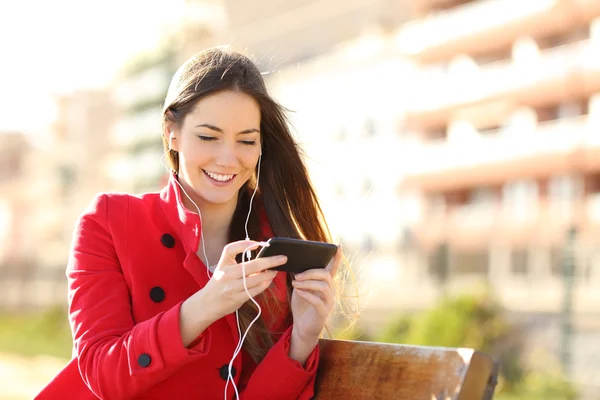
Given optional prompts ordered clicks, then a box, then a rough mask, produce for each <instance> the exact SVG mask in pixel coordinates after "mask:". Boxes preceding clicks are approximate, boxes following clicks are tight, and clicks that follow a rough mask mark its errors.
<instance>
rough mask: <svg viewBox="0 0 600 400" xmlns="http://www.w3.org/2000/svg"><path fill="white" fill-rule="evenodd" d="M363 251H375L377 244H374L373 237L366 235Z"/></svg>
mask: <svg viewBox="0 0 600 400" xmlns="http://www.w3.org/2000/svg"><path fill="white" fill-rule="evenodd" d="M362 249H363V251H365V252H372V251H373V250H375V244H374V243H373V237H372V236H371V235H370V234H366V235H365V237H364V239H363V243H362Z"/></svg>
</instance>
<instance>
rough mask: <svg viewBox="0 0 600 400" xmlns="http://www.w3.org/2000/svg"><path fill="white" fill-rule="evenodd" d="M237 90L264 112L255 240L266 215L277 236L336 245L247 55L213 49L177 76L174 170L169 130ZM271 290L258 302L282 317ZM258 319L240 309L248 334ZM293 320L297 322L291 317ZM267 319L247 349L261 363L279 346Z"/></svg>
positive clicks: (240, 207)
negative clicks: (211, 99) (206, 102)
mask: <svg viewBox="0 0 600 400" xmlns="http://www.w3.org/2000/svg"><path fill="white" fill-rule="evenodd" d="M224 90H234V91H240V92H243V93H245V94H248V95H250V96H252V97H253V98H254V99H255V100H256V101H257V102H258V104H259V106H260V111H261V122H260V131H261V146H262V162H261V175H260V185H259V186H260V187H259V188H258V192H257V198H256V199H255V202H254V205H253V212H252V213H251V220H250V221H249V232H250V237H252V238H258V237H260V220H259V212H260V211H261V210H264V212H265V213H266V216H267V219H268V222H269V224H270V226H271V229H272V230H273V233H274V234H275V236H283V237H291V238H303V239H308V240H316V241H322V242H331V235H330V232H329V228H328V227H327V224H326V222H325V218H324V216H323V212H322V210H321V206H320V205H319V201H318V199H317V196H316V194H315V191H314V189H313V186H312V184H311V181H310V179H309V176H308V172H307V170H306V167H305V165H304V162H303V161H302V158H301V153H302V151H301V149H300V147H299V146H298V144H297V143H296V141H295V140H294V138H293V137H292V134H291V132H290V129H289V124H288V120H287V117H286V114H285V111H286V110H285V109H284V108H283V107H282V106H280V105H279V104H278V103H277V102H276V101H275V100H273V98H271V96H270V95H269V94H268V92H267V88H266V86H265V83H264V80H263V78H262V76H261V74H260V71H259V70H258V68H257V67H256V65H255V64H254V63H253V62H252V61H251V60H250V59H249V58H248V57H246V56H245V55H243V54H241V53H238V52H235V51H233V50H231V49H229V48H223V47H218V48H211V49H207V50H205V51H203V52H201V53H198V54H196V55H195V56H193V57H192V58H190V59H189V60H188V61H186V62H185V63H184V64H183V65H182V66H181V67H180V68H179V70H178V71H177V73H176V74H175V76H174V77H173V80H172V82H171V85H170V87H169V91H168V94H167V98H166V100H165V104H164V107H163V118H162V123H163V137H162V138H163V145H164V148H165V152H168V160H169V163H170V166H171V168H172V169H173V170H175V171H179V159H178V155H177V153H176V152H174V151H169V150H168V149H169V145H168V137H167V136H166V132H167V129H166V126H167V124H168V123H174V124H177V125H179V126H181V125H182V124H183V120H184V118H185V116H186V115H187V114H188V113H189V112H190V111H191V110H192V109H193V108H194V106H195V105H196V103H197V102H198V101H199V100H200V99H202V98H203V97H204V96H207V95H208V94H211V93H215V92H219V91H224ZM254 188H255V181H254V179H252V180H251V181H249V182H247V183H246V184H245V185H244V186H243V187H242V189H241V190H240V192H239V195H238V203H237V208H236V210H235V212H234V216H233V220H232V223H231V226H230V229H229V238H228V239H229V240H230V241H234V240H241V239H244V236H245V233H244V223H245V217H246V214H247V212H248V207H249V195H250V192H251V191H252V190H254ZM291 291H292V286H291V277H290V276H288V279H287V294H288V300H289V299H290V296H291ZM269 298H272V293H271V292H270V291H266V292H263V293H262V294H261V295H260V296H257V298H256V300H257V301H259V303H261V304H266V305H267V310H266V311H265V312H266V313H277V312H282V311H284V310H282V308H281V307H278V304H276V303H275V302H272V301H268V300H269ZM256 314H257V310H256V308H255V305H254V303H252V302H251V301H247V302H246V303H245V304H244V305H243V306H242V307H241V308H240V310H239V317H240V325H241V328H242V330H243V331H245V329H246V327H247V326H248V325H249V323H250V322H251V321H252V320H253V319H254V317H255V316H256ZM288 318H290V320H289V322H291V313H289V315H288ZM274 333H276V332H270V331H269V330H268V329H267V328H266V325H265V323H264V321H263V320H262V319H260V320H258V321H257V323H256V324H255V325H253V327H252V329H251V330H250V331H249V332H248V336H247V338H246V342H245V343H244V349H245V350H246V351H247V352H248V353H249V354H250V355H251V356H252V358H253V359H254V361H255V362H256V363H258V362H260V361H261V360H262V359H263V358H264V356H265V354H266V352H267V351H268V350H269V348H270V347H272V345H273V336H272V335H273V334H274Z"/></svg>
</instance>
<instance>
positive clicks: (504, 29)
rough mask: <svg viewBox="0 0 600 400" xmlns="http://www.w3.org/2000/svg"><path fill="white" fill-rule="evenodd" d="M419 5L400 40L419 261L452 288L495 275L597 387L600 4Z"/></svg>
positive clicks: (428, 0) (488, 1) (420, 0)
mask: <svg viewBox="0 0 600 400" xmlns="http://www.w3.org/2000/svg"><path fill="white" fill-rule="evenodd" d="M413 3H414V4H415V6H416V8H417V9H418V13H419V17H418V18H416V19H415V20H413V21H411V22H410V23H408V24H406V25H405V26H404V27H403V28H402V29H401V30H399V31H398V33H397V35H396V38H395V40H396V45H397V48H398V50H399V51H400V52H401V53H402V54H405V55H406V56H408V57H410V59H412V60H413V62H414V63H415V67H416V70H417V72H416V73H415V76H414V79H413V80H412V82H411V85H410V87H409V88H408V90H409V92H410V95H411V101H410V103H409V106H408V108H407V109H406V110H405V113H404V116H403V120H402V124H403V125H404V131H405V135H406V137H407V140H410V141H411V142H412V143H413V151H412V152H411V157H410V162H408V163H407V165H408V169H407V170H406V174H407V176H406V178H405V179H404V180H403V182H402V183H401V185H399V188H400V190H412V191H416V192H417V193H418V196H419V197H420V200H421V204H422V207H421V217H420V221H418V222H417V223H416V224H415V225H414V226H413V232H414V237H415V242H416V243H417V245H418V247H419V248H420V249H421V252H422V254H423V255H424V256H425V257H424V258H425V261H426V262H425V265H424V266H425V268H427V270H428V273H429V274H430V275H431V276H432V277H434V278H435V279H436V280H437V281H438V282H439V283H440V285H441V287H443V288H444V289H445V290H448V291H452V292H456V291H462V290H465V289H466V288H468V287H470V286H471V285H472V284H473V283H474V282H477V281H487V282H489V283H490V284H491V286H492V287H493V288H494V290H495V292H496V294H497V295H498V296H499V298H500V299H501V301H502V303H503V304H504V305H505V306H506V307H507V308H508V309H509V310H511V311H514V312H518V313H522V314H525V315H529V317H527V318H528V320H529V322H530V327H531V328H532V329H539V330H540V332H539V334H536V335H535V337H536V339H535V340H536V345H538V346H539V345H542V346H546V347H547V348H550V349H554V350H556V351H557V353H558V352H559V346H558V344H559V336H562V337H563V343H567V342H568V341H569V340H570V341H571V342H572V348H565V346H561V348H560V351H561V352H562V353H563V354H564V353H565V352H568V353H570V358H571V359H572V360H571V361H569V362H568V363H567V364H569V363H570V364H571V367H572V368H571V372H573V375H572V377H573V379H574V381H575V382H576V383H581V384H583V385H588V387H591V386H594V385H597V374H598V373H599V372H600V370H599V366H598V363H597V362H594V361H593V359H596V360H597V359H598V357H599V356H600V346H598V345H592V343H593V342H594V341H595V342H596V343H598V338H599V334H598V332H600V327H599V326H598V323H597V321H598V320H597V315H598V312H599V311H600V306H599V305H600V291H599V290H598V288H599V287H600V235H599V233H600V230H599V229H600V217H599V216H600V212H599V210H600V208H599V207H600V162H599V160H600V158H599V155H600V2H599V1H597V0H531V1H526V2H518V1H513V0H502V1H498V0H479V1H452V0H446V1H443V0H416V1H414V2H413ZM570 230H574V232H576V235H575V240H574V244H573V246H574V249H569V248H568V239H567V238H568V233H569V231H570ZM573 254H574V256H573ZM573 257H574V260H573ZM571 261H574V268H575V270H574V278H573V282H572V286H571V278H570V277H569V276H568V275H569V274H570V272H569V270H568V269H566V268H567V267H568V266H569V263H570V262H571ZM570 288H573V289H572V290H571V289H570ZM544 314H545V315H547V316H548V317H547V318H545V319H544V317H542V318H541V319H540V318H539V316H540V315H544ZM532 315H537V316H538V317H535V318H534V317H532ZM534 321H535V322H534ZM536 325H537V326H536ZM541 330H543V332H541ZM564 338H567V339H566V340H567V341H566V342H565V341H564V340H565V339H564ZM590 385H591V386H590ZM594 387H595V390H596V392H595V393H596V395H595V396H597V393H598V389H599V388H598V386H594ZM588 398H597V397H588Z"/></svg>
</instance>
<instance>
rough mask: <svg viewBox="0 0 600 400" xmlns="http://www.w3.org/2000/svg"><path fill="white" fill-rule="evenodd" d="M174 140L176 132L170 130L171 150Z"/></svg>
mask: <svg viewBox="0 0 600 400" xmlns="http://www.w3.org/2000/svg"><path fill="white" fill-rule="evenodd" d="M173 140H175V134H174V133H173V131H171V132H169V151H172V150H173Z"/></svg>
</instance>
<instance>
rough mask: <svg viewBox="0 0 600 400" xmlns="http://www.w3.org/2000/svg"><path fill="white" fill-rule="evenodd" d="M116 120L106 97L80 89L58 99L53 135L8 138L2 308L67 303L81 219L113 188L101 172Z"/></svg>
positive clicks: (1, 227) (0, 230)
mask: <svg viewBox="0 0 600 400" xmlns="http://www.w3.org/2000/svg"><path fill="white" fill-rule="evenodd" d="M113 121H114V106H113V105H112V102H111V101H110V98H109V95H108V93H107V92H105V91H81V92H75V93H72V94H68V95H64V96H61V97H59V98H57V99H56V119H55V122H54V123H53V124H52V126H50V127H49V128H48V132H47V134H44V135H41V134H37V135H29V136H24V135H3V137H2V140H1V142H0V143H2V144H1V145H0V149H2V150H0V151H2V152H3V153H4V154H2V156H0V160H2V163H3V168H0V170H1V171H2V172H1V174H2V178H1V179H0V182H1V183H0V185H1V186H2V190H1V192H0V193H1V194H0V199H1V201H0V203H2V206H0V216H1V218H0V236H1V235H4V236H5V238H6V240H5V241H3V248H2V249H1V250H0V253H2V254H1V255H0V263H3V264H4V265H3V266H2V267H3V269H2V274H3V278H2V279H1V280H0V293H1V295H0V306H2V307H8V308H18V309H24V308H30V307H31V308H35V307H43V306H48V305H50V304H62V303H64V301H65V293H66V280H65V275H64V274H65V269H66V265H67V258H68V254H69V245H70V243H71V237H72V232H73V229H74V226H75V223H76V220H77V218H78V216H79V215H80V214H81V212H82V211H83V210H84V209H85V207H86V206H87V204H89V203H90V201H91V200H92V197H93V196H94V195H95V194H96V193H98V192H100V191H103V190H106V189H107V188H108V182H107V181H106V180H105V179H104V178H103V176H102V174H100V173H99V172H98V170H99V169H101V168H102V163H103V161H102V160H103V158H104V157H105V156H106V154H107V153H108V152H109V147H108V140H107V133H108V130H109V127H110V126H111V125H112V123H113ZM5 216H6V218H5ZM7 226H8V228H6V227H7ZM4 245H6V248H4Z"/></svg>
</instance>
